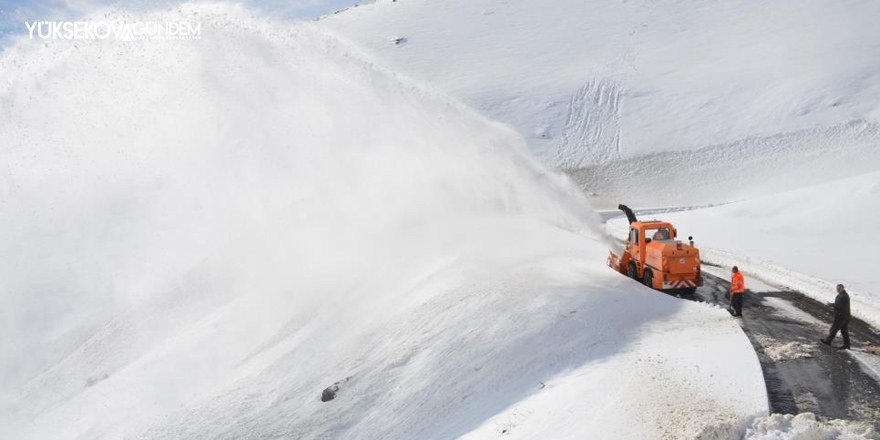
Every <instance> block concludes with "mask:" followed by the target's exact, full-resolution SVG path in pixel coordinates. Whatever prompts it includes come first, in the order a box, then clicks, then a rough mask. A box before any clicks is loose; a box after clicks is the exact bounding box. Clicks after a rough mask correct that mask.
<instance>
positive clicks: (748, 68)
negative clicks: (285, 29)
mask: <svg viewBox="0 0 880 440" xmlns="http://www.w3.org/2000/svg"><path fill="white" fill-rule="evenodd" d="M877 16H880V4H878V3H877V2H875V1H872V0H860V1H851V2H846V3H841V2H834V1H828V0H808V1H800V0H786V1H781V2H774V4H773V5H772V6H769V7H768V5H767V4H765V3H763V2H755V1H733V2H725V3H724V4H715V3H708V4H707V3H705V2H701V1H695V0H688V1H664V2H629V1H627V2H607V1H602V0H590V1H581V0H556V1H553V2H535V1H526V0H524V1H504V0H454V1H450V0H420V1H411V0H397V1H392V0H379V1H376V2H375V3H374V4H371V5H366V6H364V7H359V8H354V9H350V10H348V11H345V12H343V13H340V14H337V15H334V16H331V17H329V18H327V19H325V20H322V23H323V24H324V25H325V26H328V27H330V28H332V29H334V30H335V31H337V32H339V33H340V34H342V35H344V36H346V37H347V38H349V39H351V40H353V41H356V42H358V43H359V44H361V45H363V46H365V47H366V48H367V49H368V50H369V51H370V52H371V53H373V54H375V55H376V56H377V57H378V58H379V59H380V60H382V62H384V63H386V64H388V65H391V66H394V67H395V68H396V69H398V70H400V71H401V72H405V73H407V74H408V75H410V76H412V77H415V78H418V79H420V80H426V81H430V82H431V83H432V84H435V85H437V86H438V87H440V88H442V89H443V90H445V91H448V92H450V93H452V94H453V95H455V96H458V97H460V98H462V99H463V100H464V101H465V102H467V103H469V104H471V105H472V106H473V107H475V108H477V109H479V110H480V111H482V112H484V113H486V114H487V115H489V116H491V117H492V118H494V119H498V120H500V121H503V122H506V123H508V124H510V125H512V126H513V127H515V128H516V129H517V131H519V132H520V133H521V134H522V135H523V136H525V137H527V138H529V139H528V142H529V146H530V147H531V149H532V151H534V152H535V153H536V154H537V155H538V156H539V157H541V158H542V159H543V160H544V161H545V162H546V163H548V164H552V165H555V166H558V167H560V168H578V167H583V166H589V165H595V164H601V163H607V162H610V161H616V160H618V159H626V158H632V157H636V156H641V155H645V154H652V153H657V152H659V151H676V150H693V149H699V148H703V147H709V146H715V145H727V144H732V143H736V142H739V141H742V140H748V139H752V138H769V137H772V136H775V135H777V134H779V133H790V134H794V137H798V135H797V133H799V132H810V131H812V130H813V129H816V128H819V129H820V130H821V129H824V128H834V127H839V126H842V125H844V124H846V123H849V122H851V121H856V120H864V121H869V122H871V121H873V123H876V121H877V114H878V111H877V102H878V101H880V81H878V76H877V75H878V73H880V58H878V57H877V56H875V55H876V54H877V53H878V50H880V29H878V28H877V26H874V19H875V17H877ZM399 37H406V39H407V43H406V44H405V45H397V44H395V43H394V39H395V38H399ZM769 141H770V143H772V139H770V140H769ZM875 143H876V138H875ZM659 169H660V168H655V171H656V170H659ZM609 183H610V182H609Z"/></svg>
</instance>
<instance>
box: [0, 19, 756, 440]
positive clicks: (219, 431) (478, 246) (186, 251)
mask: <svg viewBox="0 0 880 440" xmlns="http://www.w3.org/2000/svg"><path fill="white" fill-rule="evenodd" d="M102 14H104V15H101V16H102V17H105V19H112V20H137V19H141V18H142V16H140V15H132V14H129V13H125V12H118V11H104V12H102ZM149 18H150V19H161V20H166V19H173V20H181V19H189V20H198V21H200V22H201V23H202V39H201V40H183V41H131V42H122V41H111V40H106V41H75V42H73V41H51V42H46V43H45V44H43V43H42V42H40V43H37V42H32V41H28V40H21V41H18V42H17V43H16V44H15V45H13V46H12V47H10V48H8V49H7V50H6V51H5V52H4V53H3V55H2V58H0V71H2V72H4V75H5V76H4V78H3V81H2V83H0V133H2V135H3V143H2V145H0V149H2V150H0V154H2V157H3V165H4V167H3V169H2V172H0V218H2V221H3V224H4V226H3V228H2V229H0V260H2V261H3V262H4V264H2V265H0V295H2V300H3V304H4V308H3V311H2V315H0V317H2V321H0V323H2V326H0V330H2V331H0V344H2V350H0V356H2V357H0V396H2V400H0V425H2V426H3V429H4V431H5V432H3V436H12V437H14V438H21V439H26V438H34V439H44V438H53V439H64V438H89V439H93V438H114V439H115V438H126V437H128V436H144V437H147V438H174V439H180V438H192V439H197V438H211V439H216V438H235V439H244V438H266V437H287V438H418V439H427V438H455V437H459V436H462V435H465V434H467V433H469V432H473V433H472V434H473V435H474V436H478V437H480V436H494V435H496V434H497V433H496V432H495V431H493V426H495V424H497V423H498V422H497V420H500V419H506V420H508V422H509V423H508V422H505V423H507V424H506V425H504V426H505V428H503V429H505V430H507V431H506V432H510V431H511V429H512V425H517V426H520V427H521V428H517V429H518V430H519V431H520V432H522V433H523V434H522V435H524V436H528V435H530V434H529V433H531V434H534V433H535V432H542V433H544V434H548V433H555V434H556V435H553V437H554V438H565V437H566V436H575V437H580V436H582V435H583V433H584V432H594V433H596V434H597V436H598V437H603V436H606V437H607V436H608V435H613V436H615V437H617V438H644V437H645V436H646V435H647V436H649V437H651V436H658V435H660V434H663V435H670V433H674V434H675V435H679V434H680V435H682V436H688V435H696V434H697V433H699V432H700V431H701V430H703V429H704V428H705V427H706V426H707V425H708V424H723V425H724V426H726V427H728V428H729V429H732V430H734V431H737V430H740V431H741V430H744V427H745V426H746V423H747V422H748V420H750V419H751V418H752V417H754V416H756V415H761V414H764V413H766V395H765V394H764V391H763V386H762V379H761V374H760V369H759V366H758V363H757V359H756V358H755V356H754V354H753V353H752V351H751V348H750V346H749V343H748V341H747V340H746V339H745V337H744V336H743V335H742V334H741V332H740V331H739V329H738V327H737V326H736V325H735V324H734V323H732V322H731V321H730V320H729V318H728V317H727V316H726V313H725V312H723V311H720V310H715V309H710V308H706V307H702V306H699V305H696V304H689V303H685V302H680V301H676V300H674V299H671V298H667V297H664V296H662V295H658V294H656V293H655V292H650V291H648V290H647V289H644V288H643V287H641V286H640V285H638V284H637V283H633V282H631V281H630V280H627V279H625V278H623V277H620V276H618V275H617V274H614V273H613V272H612V271H610V270H608V269H607V268H605V267H604V266H603V262H604V257H605V252H606V250H605V248H604V246H602V245H601V244H599V241H598V240H597V239H596V238H595V237H594V236H593V232H591V227H590V224H591V223H592V222H593V221H594V220H593V214H592V212H591V211H590V210H589V208H588V206H587V204H586V202H585V200H584V199H583V198H582V197H581V196H580V195H579V193H578V191H577V190H576V189H574V187H573V186H572V185H571V184H570V183H569V181H568V180H567V179H565V178H563V177H560V176H557V175H554V174H552V173H549V172H547V171H545V170H544V169H543V168H542V167H541V166H540V165H539V164H538V163H537V162H536V161H535V160H533V159H531V158H530V157H529V156H528V155H527V154H526V152H525V151H526V148H525V144H524V141H523V140H522V139H521V138H520V137H519V136H518V135H517V134H515V133H514V132H513V131H511V130H509V129H507V128H506V127H504V126H501V125H498V124H495V123H491V122H489V121H487V120H485V119H483V118H482V117H480V116H478V115H477V114H475V113H474V112H473V111H471V110H468V109H467V108H465V107H463V106H462V105H459V104H457V103H456V102H453V101H450V100H449V99H447V98H445V97H443V96H442V95H439V94H437V93H434V92H431V91H428V90H425V89H424V88H421V87H418V86H416V85H413V84H411V83H409V82H408V81H406V80H403V79H400V78H397V77H396V76H395V75H394V74H393V73H390V72H388V71H385V70H383V69H381V68H378V67H376V66H374V65H373V64H372V63H371V62H370V61H369V60H367V59H365V58H364V57H363V56H362V55H360V54H359V53H358V52H357V51H356V50H353V49H352V48H350V47H348V46H347V45H346V44H344V43H342V42H340V41H339V40H337V39H336V38H334V37H331V36H328V35H327V34H326V33H325V31H323V30H321V29H319V28H316V27H314V26H311V25H306V24H297V25H293V26H285V25H280V24H272V23H267V22H265V21H264V20H262V19H261V18H259V17H254V15H253V13H251V12H249V11H244V10H240V9H238V8H234V7H228V6H204V5H202V6H193V5H187V6H183V7H181V8H180V9H179V10H173V11H165V12H157V13H152V14H150V15H149ZM713 347H724V350H723V351H721V350H715V352H713ZM707 353H711V354H707ZM734 378H735V379H736V380H733V379H734ZM337 381H339V383H340V390H339V393H338V396H337V398H336V399H335V400H334V401H331V402H327V403H322V402H320V400H319V396H320V395H321V390H322V389H324V388H325V387H327V386H329V385H331V384H333V383H336V382H337ZM542 382H543V384H542ZM572 384H574V385H572ZM545 389H546V391H544V392H543V394H538V393H540V392H541V391H540V390H545ZM530 399H532V400H530ZM534 399H537V400H534ZM542 401H550V402H555V405H556V406H554V405H549V404H547V403H546V402H545V403H543V404H539V403H540V402H542ZM569 404H576V405H573V406H571V405H570V407H571V408H576V409H577V412H571V411H559V410H558V408H559V406H558V405H569ZM517 405H520V406H517ZM632 405H636V407H637V408H640V409H641V411H640V416H639V418H638V419H637V420H631V419H630V418H629V417H627V416H626V411H625V410H626V409H628V408H632V407H633V406H632ZM673 405H674V406H675V407H676V408H677V410H676V411H674V412H672V414H670V412H669V411H668V408H669V407H670V406H673ZM697 410H699V411H700V413H701V414H702V415H703V416H704V417H703V418H701V419H694V418H693V417H692V414H693V411H697ZM511 411H513V412H514V413H516V414H520V415H523V414H530V415H531V416H530V417H531V421H527V420H525V416H522V417H520V416H516V417H515V419H516V420H515V421H513V422H510V420H511V418H510V417H508V416H507V415H508V414H511ZM606 411H607V412H606ZM585 413H590V414H593V417H584V416H583V414H585ZM615 414H617V415H616V416H615ZM620 414H623V416H621V415H620ZM600 416H601V417H600ZM499 429H501V428H499ZM481 432H482V433H483V434H480V433H481ZM646 433H647V434H646ZM655 434H656V435H655ZM532 437H534V435H532Z"/></svg>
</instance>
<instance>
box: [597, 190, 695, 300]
mask: <svg viewBox="0 0 880 440" xmlns="http://www.w3.org/2000/svg"><path fill="white" fill-rule="evenodd" d="M621 206H622V207H623V205H621ZM624 208H625V207H624ZM626 209H627V210H629V208H626ZM627 217H629V218H630V220H635V216H634V215H632V211H629V213H628V215H627ZM629 226H630V228H629V236H628V237H627V239H626V241H625V242H624V246H623V252H621V255H620V256H619V257H618V256H617V255H616V254H614V252H613V251H610V252H609V255H608V265H609V266H611V267H612V268H613V269H614V270H616V271H618V272H620V273H622V274H624V275H627V276H629V277H630V278H633V279H636V280H638V281H640V282H642V283H644V284H645V285H646V286H648V287H652V288H654V289H658V290H683V291H685V292H686V293H693V292H694V291H696V289H697V287H698V286H701V285H703V277H702V275H701V273H700V251H699V249H697V248H696V247H694V246H692V245H689V244H685V243H682V242H681V241H680V240H677V231H676V230H675V228H674V227H673V226H672V224H670V223H666V222H661V221H656V220H655V221H644V222H642V221H632V222H630V225H629Z"/></svg>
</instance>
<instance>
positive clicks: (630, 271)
mask: <svg viewBox="0 0 880 440" xmlns="http://www.w3.org/2000/svg"><path fill="white" fill-rule="evenodd" d="M626 275H627V276H629V277H630V278H632V279H634V280H637V279H639V272H638V271H637V270H636V263H633V262H632V261H630V262H629V267H627V269H626Z"/></svg>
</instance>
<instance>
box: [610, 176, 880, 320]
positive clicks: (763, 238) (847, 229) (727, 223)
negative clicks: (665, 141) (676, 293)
mask: <svg viewBox="0 0 880 440" xmlns="http://www.w3.org/2000/svg"><path fill="white" fill-rule="evenodd" d="M657 216H658V217H660V216H662V218H663V219H664V220H670V221H672V222H674V224H675V225H676V226H677V227H678V228H679V232H680V233H681V234H683V235H693V236H694V237H696V240H697V241H698V243H699V244H700V245H701V246H706V247H711V248H716V249H720V250H723V251H726V252H730V253H733V254H734V255H731V256H726V258H725V260H727V261H729V264H740V265H743V266H744V267H747V266H755V270H757V271H759V272H760V273H761V274H762V275H764V276H767V277H770V279H769V280H768V281H776V282H779V283H783V284H785V283H802V282H804V280H799V279H797V277H796V276H793V275H791V274H787V273H786V272H785V271H780V270H778V269H776V267H775V266H781V267H782V268H785V269H790V270H793V271H796V272H798V273H801V274H804V275H806V276H808V277H815V278H818V280H824V281H825V283H821V282H810V281H812V280H810V279H807V280H805V281H806V282H807V284H809V285H807V286H800V285H799V284H797V285H794V286H792V287H798V290H801V291H803V292H804V293H806V294H810V295H812V296H814V297H816V298H817V299H819V300H821V301H825V302H830V301H833V299H834V296H835V295H836V292H835V291H834V286H835V285H836V284H838V283H842V284H844V285H846V286H847V287H848V290H850V293H851V296H852V301H853V313H854V314H856V315H857V316H860V317H863V318H865V319H868V320H870V321H872V322H873V323H874V324H875V325H878V326H880V281H878V279H877V276H876V273H877V262H876V261H875V259H874V258H872V254H873V252H874V250H875V249H880V235H878V234H876V233H874V232H873V229H874V228H873V227H872V225H871V222H872V221H873V219H875V218H877V217H880V173H876V172H875V173H868V174H863V175H860V176H856V177H852V178H849V179H841V180H838V181H834V182H831V183H826V184H822V185H815V186H810V187H806V188H801V189H798V190H793V191H789V192H783V193H778V194H772V195H766V196H764V197H758V198H754V199H752V200H747V201H743V202H738V203H731V204H727V205H723V206H717V207H713V208H709V209H701V210H695V211H682V212H676V213H664V214H662V215H661V214H658V215H657ZM613 222H615V223H616V226H617V228H618V229H620V227H621V226H622V227H624V229H625V226H624V224H625V220H617V219H616V220H613ZM738 259H739V260H740V261H739V262H738V261H737V260H738ZM768 265H771V266H769V267H767V266H768ZM762 266H763V267H762ZM746 270H747V271H748V269H746ZM747 284H748V283H747Z"/></svg>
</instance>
